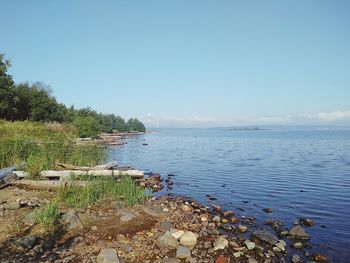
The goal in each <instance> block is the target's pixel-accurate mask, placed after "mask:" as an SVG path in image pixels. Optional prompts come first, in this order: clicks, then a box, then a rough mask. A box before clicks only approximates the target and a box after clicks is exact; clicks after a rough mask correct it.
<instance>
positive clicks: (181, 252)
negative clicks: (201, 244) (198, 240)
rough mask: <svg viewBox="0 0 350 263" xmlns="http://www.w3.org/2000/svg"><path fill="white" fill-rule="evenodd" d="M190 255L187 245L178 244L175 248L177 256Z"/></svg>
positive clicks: (186, 256)
mask: <svg viewBox="0 0 350 263" xmlns="http://www.w3.org/2000/svg"><path fill="white" fill-rule="evenodd" d="M190 256H191V250H190V249H189V248H188V247H183V246H180V247H178V248H177V250H176V257H177V258H188V257H190Z"/></svg>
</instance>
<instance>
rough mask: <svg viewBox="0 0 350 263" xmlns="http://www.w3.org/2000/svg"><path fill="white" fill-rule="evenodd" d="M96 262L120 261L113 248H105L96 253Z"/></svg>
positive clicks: (113, 262)
mask: <svg viewBox="0 0 350 263" xmlns="http://www.w3.org/2000/svg"><path fill="white" fill-rule="evenodd" d="M97 263H120V261H119V257H118V254H117V252H116V251H115V249H113V248H105V249H102V250H101V252H100V254H98V256H97Z"/></svg>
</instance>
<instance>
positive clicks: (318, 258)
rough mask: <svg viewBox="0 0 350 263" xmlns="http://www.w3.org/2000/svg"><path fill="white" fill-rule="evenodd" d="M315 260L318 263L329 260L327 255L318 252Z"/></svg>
mask: <svg viewBox="0 0 350 263" xmlns="http://www.w3.org/2000/svg"><path fill="white" fill-rule="evenodd" d="M314 260H315V261H316V262H317V263H326V262H328V259H327V257H326V256H325V255H321V254H317V255H315V256H314Z"/></svg>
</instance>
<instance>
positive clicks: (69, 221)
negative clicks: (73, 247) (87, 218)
mask: <svg viewBox="0 0 350 263" xmlns="http://www.w3.org/2000/svg"><path fill="white" fill-rule="evenodd" d="M61 221H62V224H63V225H64V226H65V227H66V229H67V230H73V229H82V228H83V225H82V224H81V222H80V219H79V216H78V215H77V213H76V212H75V210H74V209H69V210H68V212H67V213H65V214H64V215H63V216H62V219H61Z"/></svg>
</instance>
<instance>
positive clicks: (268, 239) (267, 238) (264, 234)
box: [252, 229, 278, 246]
mask: <svg viewBox="0 0 350 263" xmlns="http://www.w3.org/2000/svg"><path fill="white" fill-rule="evenodd" d="M252 237H253V238H257V239H259V240H260V241H262V242H264V243H266V244H268V245H270V246H273V245H274V244H276V243H277V242H278V238H277V237H276V236H275V235H273V234H271V233H270V232H268V231H266V230H265V229H262V230H257V231H254V232H253V233H252Z"/></svg>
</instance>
